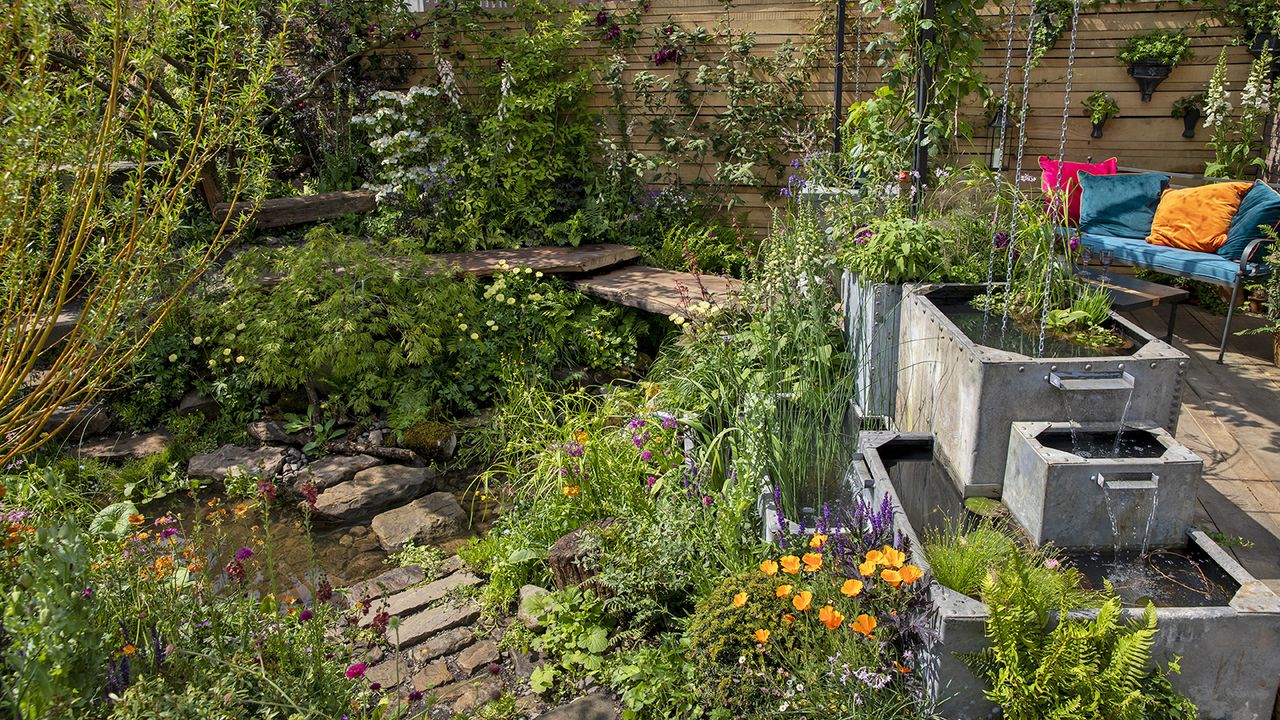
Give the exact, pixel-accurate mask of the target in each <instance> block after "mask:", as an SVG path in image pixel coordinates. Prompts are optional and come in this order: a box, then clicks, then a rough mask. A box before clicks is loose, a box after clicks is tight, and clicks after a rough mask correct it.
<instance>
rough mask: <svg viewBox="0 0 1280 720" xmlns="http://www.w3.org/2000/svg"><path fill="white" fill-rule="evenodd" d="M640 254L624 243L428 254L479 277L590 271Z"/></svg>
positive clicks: (447, 265) (445, 263)
mask: <svg viewBox="0 0 1280 720" xmlns="http://www.w3.org/2000/svg"><path fill="white" fill-rule="evenodd" d="M638 257H640V253H638V252H636V251H635V249H634V248H631V247H628V246H626V245H611V244H603V245H579V246H577V247H526V248H510V249H506V248H504V249H498V250H476V251H473V252H458V253H437V254H435V255H432V256H431V258H432V259H433V260H437V261H439V262H440V263H442V264H443V265H445V266H446V267H449V268H452V269H453V270H455V271H457V272H462V273H470V274H472V275H479V276H481V277H484V276H487V275H493V274H494V273H496V272H498V271H499V270H501V269H503V268H504V267H507V268H517V267H519V268H524V267H528V268H533V269H534V270H538V271H541V272H544V273H547V274H548V275H574V274H579V273H591V272H596V271H598V270H603V269H605V268H609V267H613V266H614V265H621V264H622V263H625V262H630V261H631V260H635V259H636V258H638Z"/></svg>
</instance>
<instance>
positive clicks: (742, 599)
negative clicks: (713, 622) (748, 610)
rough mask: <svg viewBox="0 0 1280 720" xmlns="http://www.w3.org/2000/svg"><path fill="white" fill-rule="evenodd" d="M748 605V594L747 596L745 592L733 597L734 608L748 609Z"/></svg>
mask: <svg viewBox="0 0 1280 720" xmlns="http://www.w3.org/2000/svg"><path fill="white" fill-rule="evenodd" d="M746 605H747V594H746V593H744V592H740V593H738V594H737V595H734V596H733V606H734V607H746Z"/></svg>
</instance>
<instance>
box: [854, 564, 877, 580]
mask: <svg viewBox="0 0 1280 720" xmlns="http://www.w3.org/2000/svg"><path fill="white" fill-rule="evenodd" d="M858 572H859V573H861V574H863V575H866V576H867V577H871V576H872V575H875V574H876V563H875V561H874V560H868V561H866V562H864V563H862V564H861V565H859V566H858Z"/></svg>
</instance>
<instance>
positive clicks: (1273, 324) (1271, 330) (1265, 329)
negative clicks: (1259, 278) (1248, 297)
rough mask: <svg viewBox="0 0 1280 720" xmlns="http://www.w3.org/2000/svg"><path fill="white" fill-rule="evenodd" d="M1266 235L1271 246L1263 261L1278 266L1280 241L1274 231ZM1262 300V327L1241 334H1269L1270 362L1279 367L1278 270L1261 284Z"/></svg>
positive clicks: (1279, 283) (1279, 315)
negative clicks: (1264, 320) (1264, 318)
mask: <svg viewBox="0 0 1280 720" xmlns="http://www.w3.org/2000/svg"><path fill="white" fill-rule="evenodd" d="M1267 235H1268V236H1269V237H1270V238H1271V243H1270V245H1271V247H1270V248H1268V249H1267V255H1266V259H1265V260H1264V262H1266V263H1267V264H1268V265H1270V266H1271V267H1280V242H1277V241H1276V240H1277V238H1276V233H1275V231H1268V232H1267ZM1261 295H1262V302H1263V303H1264V304H1265V306H1266V307H1265V308H1262V309H1263V310H1264V311H1265V317H1266V319H1267V322H1266V324H1265V325H1263V326H1262V327H1258V328H1252V329H1250V330H1244V331H1242V332H1241V334H1242V335H1243V334H1256V335H1270V336H1271V353H1272V356H1271V362H1273V363H1274V364H1275V365H1276V367H1280V272H1273V273H1271V274H1270V275H1268V276H1267V279H1266V281H1265V282H1263V284H1262V292H1261Z"/></svg>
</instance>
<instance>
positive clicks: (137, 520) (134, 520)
mask: <svg viewBox="0 0 1280 720" xmlns="http://www.w3.org/2000/svg"><path fill="white" fill-rule="evenodd" d="M146 520H147V519H146V518H145V517H143V516H141V515H139V514H137V513H134V514H132V515H130V516H129V524H130V525H141V524H142V523H144V522H146Z"/></svg>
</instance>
